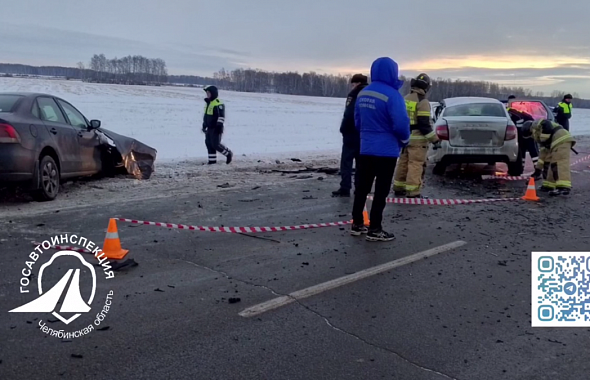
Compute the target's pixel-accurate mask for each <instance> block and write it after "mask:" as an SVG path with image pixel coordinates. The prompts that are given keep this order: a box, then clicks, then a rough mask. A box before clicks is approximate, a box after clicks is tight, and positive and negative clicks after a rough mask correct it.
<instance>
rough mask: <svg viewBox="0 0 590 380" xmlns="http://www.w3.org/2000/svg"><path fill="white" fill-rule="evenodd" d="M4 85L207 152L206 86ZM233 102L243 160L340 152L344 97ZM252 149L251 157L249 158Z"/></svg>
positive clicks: (188, 153) (148, 139)
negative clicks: (203, 129)
mask: <svg viewBox="0 0 590 380" xmlns="http://www.w3.org/2000/svg"><path fill="white" fill-rule="evenodd" d="M0 91H34V92H45V93H50V94H54V95H57V96H60V97H62V98H64V99H66V100H68V101H70V102H71V103H73V104H74V105H75V106H76V107H77V108H78V109H79V110H80V111H81V112H82V113H84V114H85V115H86V117H88V118H89V119H99V120H101V121H102V123H103V126H104V127H105V128H107V129H111V130H113V131H115V132H117V133H121V134H123V135H128V136H133V137H135V138H136V139H138V140H140V141H142V142H145V143H146V144H148V145H151V146H152V147H154V148H156V149H157V150H158V161H159V162H160V163H161V162H163V161H164V162H165V161H172V160H173V161H178V160H192V159H199V160H201V159H205V158H206V157H207V151H206V149H205V143H204V135H203V133H202V132H201V123H202V117H203V110H204V102H203V97H204V93H203V90H202V89H200V88H185V87H147V86H123V85H109V84H91V83H83V82H80V81H65V80H49V79H25V78H0ZM220 97H221V98H222V99H223V101H224V102H225V103H226V105H227V111H226V112H227V114H226V133H225V134H224V143H225V144H226V145H228V146H229V147H230V148H231V149H232V150H233V151H234V153H235V157H236V158H235V160H236V162H239V161H242V162H245V161H250V162H251V161H252V160H254V159H256V160H258V159H260V158H265V159H271V158H289V157H300V158H304V157H312V156H313V157H317V156H326V155H329V156H333V157H335V158H337V157H338V152H339V150H340V144H341V137H340V134H339V132H338V130H339V124H340V120H341V118H342V112H343V109H344V102H345V100H344V99H339V98H319V97H317V98H316V97H306V96H290V95H278V94H254V93H238V92H231V91H221V95H220ZM570 129H571V131H572V132H573V133H574V134H590V110H585V109H575V110H574V118H573V119H572V121H571V128H570ZM244 155H245V157H244Z"/></svg>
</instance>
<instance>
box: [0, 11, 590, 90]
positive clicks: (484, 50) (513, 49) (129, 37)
mask: <svg viewBox="0 0 590 380" xmlns="http://www.w3.org/2000/svg"><path fill="white" fill-rule="evenodd" d="M0 8H1V10H2V15H3V17H2V22H0V62H7V63H25V64H32V65H64V66H75V65H76V64H77V62H79V61H82V62H84V63H88V62H89V60H90V57H91V56H92V55H93V54H95V53H98V54H100V53H104V54H105V55H106V56H107V57H109V58H112V57H115V56H119V57H121V56H125V55H130V54H131V55H136V54H137V55H143V56H147V57H150V58H162V59H164V60H165V61H166V63H167V65H168V71H169V73H170V74H195V75H206V76H210V75H212V73H213V72H215V71H217V70H219V69H220V68H221V67H225V68H226V69H232V68H235V67H251V68H261V69H267V70H274V71H287V70H298V71H299V72H303V71H310V70H313V71H316V72H321V73H347V74H348V73H353V72H365V73H368V71H369V68H370V65H371V63H372V61H373V60H374V59H375V58H377V57H380V56H390V57H392V58H393V59H394V60H396V61H397V62H398V63H399V64H400V68H401V74H404V75H413V74H417V71H425V72H426V73H428V74H430V75H431V76H433V77H435V78H436V77H439V76H440V77H444V78H453V79H455V78H461V79H481V80H490V81H495V82H499V83H503V84H508V85H518V86H523V87H527V88H530V89H532V90H533V91H545V92H546V93H549V92H551V91H552V90H554V89H559V90H563V91H566V92H571V93H574V92H578V93H579V94H580V95H581V96H584V97H587V98H590V39H589V38H588V36H589V35H590V22H588V17H589V16H590V1H588V0H569V1H567V2H564V3H563V4H561V5H560V4H559V3H558V2H555V1H548V0H494V1H491V0H469V1H466V0H445V1H439V0H423V1H420V0H412V1H409V2H408V1H401V0H372V1H370V2H364V1H359V0H313V1H312V0H281V1H277V0H249V1H244V0H222V1H203V0H166V1H164V0H157V1H156V0H116V1H115V0H103V1H96V0H92V1H90V0H58V1H55V2H51V1H47V0H18V1H10V0H6V1H4V2H3V4H2V6H1V7H0Z"/></svg>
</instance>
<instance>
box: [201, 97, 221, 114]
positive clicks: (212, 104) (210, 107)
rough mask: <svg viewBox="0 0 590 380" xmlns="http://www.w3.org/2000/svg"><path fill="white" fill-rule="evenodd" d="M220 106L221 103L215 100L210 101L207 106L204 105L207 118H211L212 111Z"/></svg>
mask: <svg viewBox="0 0 590 380" xmlns="http://www.w3.org/2000/svg"><path fill="white" fill-rule="evenodd" d="M220 105H223V102H222V101H221V100H219V99H215V100H213V101H211V102H210V103H209V104H206V105H205V113H206V114H207V115H209V116H212V115H213V109H214V108H215V107H216V106H220Z"/></svg>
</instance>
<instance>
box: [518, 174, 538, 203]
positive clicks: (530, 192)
mask: <svg viewBox="0 0 590 380" xmlns="http://www.w3.org/2000/svg"><path fill="white" fill-rule="evenodd" d="M522 199H524V200H525V201H538V200H540V199H541V198H539V197H537V189H536V187H535V179H534V178H532V177H531V179H530V181H529V184H528V186H527V188H526V193H525V194H524V197H522Z"/></svg>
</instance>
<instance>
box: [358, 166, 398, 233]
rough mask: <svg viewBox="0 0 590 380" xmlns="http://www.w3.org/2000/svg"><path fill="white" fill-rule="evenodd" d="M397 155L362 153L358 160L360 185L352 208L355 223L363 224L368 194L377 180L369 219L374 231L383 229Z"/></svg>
mask: <svg viewBox="0 0 590 380" xmlns="http://www.w3.org/2000/svg"><path fill="white" fill-rule="evenodd" d="M396 163H397V157H375V156H365V155H361V156H360V157H359V160H358V165H357V166H358V167H357V173H356V175H357V176H358V187H357V188H356V193H355V196H354V206H353V208H352V218H353V223H354V224H356V225H362V224H363V222H364V220H363V211H364V209H365V204H366V202H367V196H368V195H369V193H370V192H371V189H372V188H373V182H375V195H374V196H373V205H372V206H371V213H370V216H369V219H370V220H371V226H370V229H371V230H374V231H379V230H381V228H382V226H381V222H382V221H383V210H384V209H385V203H386V202H385V201H386V198H387V196H388V195H389V190H390V189H391V182H392V180H393V173H394V172H395V165H396Z"/></svg>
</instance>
